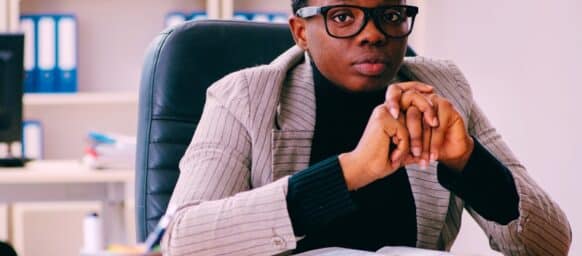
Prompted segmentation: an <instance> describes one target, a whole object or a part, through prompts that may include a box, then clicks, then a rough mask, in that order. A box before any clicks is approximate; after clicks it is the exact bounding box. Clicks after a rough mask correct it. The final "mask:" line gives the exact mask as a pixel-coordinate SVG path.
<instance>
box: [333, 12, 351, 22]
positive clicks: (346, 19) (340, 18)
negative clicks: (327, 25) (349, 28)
mask: <svg viewBox="0 0 582 256" xmlns="http://www.w3.org/2000/svg"><path fill="white" fill-rule="evenodd" d="M333 20H334V21H335V22H339V23H344V22H349V21H351V20H352V17H351V16H350V15H349V14H347V13H342V14H336V15H334V16H333Z"/></svg>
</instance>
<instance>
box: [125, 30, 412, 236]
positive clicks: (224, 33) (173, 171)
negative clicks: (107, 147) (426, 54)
mask: <svg viewBox="0 0 582 256" xmlns="http://www.w3.org/2000/svg"><path fill="white" fill-rule="evenodd" d="M293 44H294V42H293V39H292V37H291V33H290V31H289V28H288V25H285V24H267V23H251V22H235V21H196V22H189V23H186V24H184V25H181V26H178V27H176V28H173V29H169V30H166V31H164V32H163V33H161V34H160V35H159V36H158V37H157V38H155V40H154V41H153V43H152V44H151V46H150V48H149V50H148V53H147V55H146V59H145V63H144V67H143V74H142V81H141V88H140V96H139V97H140V99H139V124H138V138H137V139H138V144H137V163H136V214H137V218H136V221H137V238H138V240H139V241H143V240H144V239H145V237H146V235H147V234H148V233H149V232H151V231H152V230H153V229H154V227H155V225H156V224H157V222H158V220H159V219H160V217H161V216H162V215H163V214H164V213H165V211H166V207H167V205H168V201H169V199H170V196H171V194H172V191H173V190H174V186H175V185H176V181H177V179H178V173H179V171H178V162H179V160H180V158H181V157H182V155H183V154H184V152H185V151H186V147H187V146H188V144H189V143H190V140H191V138H192V135H193V134H194V130H195V129H196V125H197V123H198V120H199V119H200V116H201V113H202V109H203V106H204V102H205V96H206V88H207V87H208V86H210V85H211V84H212V83H213V82H215V81H216V80H218V79H220V78H221V77H223V76H224V75H226V74H228V73H231V72H233V71H236V70H240V69H242V68H245V67H251V66H255V65H259V64H267V63H269V62H271V61H272V60H273V59H274V58H275V57H276V56H278V55H279V54H281V53H282V52H284V51H285V50H286V49H288V48H289V47H291V46H292V45H293ZM407 54H409V55H410V54H412V55H414V52H412V51H411V50H410V49H409V52H408V53H407Z"/></svg>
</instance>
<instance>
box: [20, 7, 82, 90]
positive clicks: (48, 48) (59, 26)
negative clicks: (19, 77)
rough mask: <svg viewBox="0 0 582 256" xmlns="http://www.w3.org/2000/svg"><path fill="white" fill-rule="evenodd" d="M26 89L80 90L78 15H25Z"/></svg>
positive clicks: (22, 19) (21, 26)
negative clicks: (78, 88) (78, 84)
mask: <svg viewBox="0 0 582 256" xmlns="http://www.w3.org/2000/svg"><path fill="white" fill-rule="evenodd" d="M20 28H21V30H22V32H23V33H24V35H25V39H24V41H25V42H24V44H25V50H24V51H25V52H24V56H25V58H24V69H25V79H24V92H27V93H58V92H65V93H66V92H69V93H70V92H76V91H77V87H78V86H77V41H78V37H77V18H76V17H75V16H74V15H69V14H63V15H44V14H35V15H23V16H21V17H20Z"/></svg>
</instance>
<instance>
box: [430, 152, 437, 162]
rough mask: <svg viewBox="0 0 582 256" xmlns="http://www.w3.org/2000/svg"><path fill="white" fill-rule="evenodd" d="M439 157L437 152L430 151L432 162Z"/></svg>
mask: <svg viewBox="0 0 582 256" xmlns="http://www.w3.org/2000/svg"><path fill="white" fill-rule="evenodd" d="M437 158H438V156H437V154H436V153H430V161H431V162H434V161H436V160H437Z"/></svg>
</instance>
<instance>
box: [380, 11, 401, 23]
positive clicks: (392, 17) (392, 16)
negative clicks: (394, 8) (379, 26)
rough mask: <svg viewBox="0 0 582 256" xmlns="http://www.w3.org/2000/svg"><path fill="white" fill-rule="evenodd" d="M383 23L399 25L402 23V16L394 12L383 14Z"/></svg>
mask: <svg viewBox="0 0 582 256" xmlns="http://www.w3.org/2000/svg"><path fill="white" fill-rule="evenodd" d="M384 21H386V22H391V23H399V22H400V21H402V15H400V14H399V13H396V12H389V13H385V14H384Z"/></svg>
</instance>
